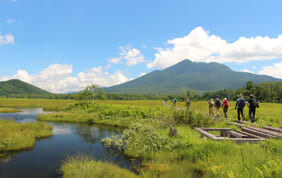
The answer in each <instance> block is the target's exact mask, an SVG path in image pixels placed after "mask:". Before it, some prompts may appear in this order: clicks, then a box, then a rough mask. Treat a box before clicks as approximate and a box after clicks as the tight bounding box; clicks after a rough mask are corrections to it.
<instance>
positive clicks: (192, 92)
mask: <svg viewBox="0 0 282 178" xmlns="http://www.w3.org/2000/svg"><path fill="white" fill-rule="evenodd" d="M195 93H196V90H192V91H190V90H188V91H187V96H188V98H190V99H193V98H194V96H195Z"/></svg>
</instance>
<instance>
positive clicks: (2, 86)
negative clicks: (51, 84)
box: [0, 79, 51, 96]
mask: <svg viewBox="0 0 282 178" xmlns="http://www.w3.org/2000/svg"><path fill="white" fill-rule="evenodd" d="M49 94H51V93H50V92H48V91H45V90H42V89H40V88H38V87H35V86H33V85H31V84H28V83H26V82H23V81H21V80H17V79H12V80H8V81H4V82H0V96H11V95H49Z"/></svg>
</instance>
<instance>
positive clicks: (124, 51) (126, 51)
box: [109, 46, 146, 66]
mask: <svg viewBox="0 0 282 178" xmlns="http://www.w3.org/2000/svg"><path fill="white" fill-rule="evenodd" d="M119 49H120V50H121V52H120V53H119V55H120V56H119V57H113V58H111V59H110V60H109V62H110V63H112V64H118V63H120V62H121V61H126V65H127V66H133V65H136V64H139V63H143V62H146V60H145V59H144V55H143V54H142V53H141V52H140V50H138V49H136V48H130V47H126V48H124V47H122V46H121V47H119Z"/></svg>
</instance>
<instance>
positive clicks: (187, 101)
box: [186, 98, 190, 111]
mask: <svg viewBox="0 0 282 178" xmlns="http://www.w3.org/2000/svg"><path fill="white" fill-rule="evenodd" d="M186 107H187V111H189V108H190V99H189V98H187V99H186Z"/></svg>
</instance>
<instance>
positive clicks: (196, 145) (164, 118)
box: [0, 100, 282, 177]
mask: <svg viewBox="0 0 282 178" xmlns="http://www.w3.org/2000/svg"><path fill="white" fill-rule="evenodd" d="M0 103H1V102H0ZM169 104H170V103H169ZM50 105H51V103H50ZM54 106H56V105H55V104H54ZM57 106H61V107H60V109H61V110H63V111H64V112H58V113H51V114H41V115H38V118H37V119H38V120H44V121H58V122H88V123H91V124H93V123H99V124H105V125H113V126H119V127H126V128H129V127H130V125H131V124H133V123H137V124H139V125H142V126H143V127H144V128H143V129H139V130H140V131H141V132H139V133H136V132H135V131H134V129H131V130H130V129H129V130H128V129H126V130H124V132H127V133H124V134H123V135H126V136H127V137H128V138H129V139H126V141H127V143H126V144H127V145H128V147H127V148H125V150H124V153H126V154H128V155H129V156H132V157H136V156H139V157H140V159H141V160H142V165H143V167H141V168H140V169H139V172H140V175H138V177H201V176H204V177H281V174H282V165H281V160H282V152H281V148H282V142H281V140H279V139H269V140H266V141H264V142H259V143H257V144H249V143H241V144H237V143H235V142H231V141H222V142H215V141H213V140H209V139H204V138H202V137H201V135H200V134H199V133H198V132H196V131H195V130H194V129H193V127H198V126H200V127H216V128H232V129H233V130H236V129H238V128H237V127H236V126H231V125H228V122H229V121H231V120H237V113H236V110H235V109H234V107H235V102H230V108H229V111H228V117H229V119H225V118H222V117H219V118H214V119H211V118H209V116H208V104H207V102H206V101H199V102H193V101H192V102H191V106H190V110H191V111H192V113H191V114H187V113H186V112H184V111H176V110H174V109H173V108H170V107H164V106H162V105H161V102H160V101H110V100H105V101H97V104H90V103H76V102H74V103H65V105H59V104H57ZM177 107H181V108H183V109H185V103H184V102H178V103H177ZM244 113H245V116H246V118H247V119H248V108H247V107H246V108H245V110H244ZM220 116H223V111H222V110H220ZM281 116H282V104H273V103H261V104H260V108H258V109H257V112H256V118H257V121H256V123H255V124H251V125H254V126H257V127H262V126H263V125H272V126H275V127H281V120H282V118H281ZM170 125H172V126H173V127H174V128H176V129H177V137H169V136H168V133H169V126H170ZM147 126H148V127H147ZM150 129H154V131H153V132H151V133H154V134H146V133H147V130H150ZM216 134H218V133H216ZM159 138H161V139H162V140H163V142H161V143H160V144H161V146H159V145H160V144H159V143H158V142H157V141H156V140H158V139H159ZM121 144H122V145H123V143H122V142H121ZM156 144H157V149H151V147H152V148H155V146H156ZM182 145H184V146H185V145H186V146H187V145H188V146H187V147H186V146H185V148H184V147H183V146H182ZM143 146H146V149H145V151H143V152H140V150H142V148H143ZM137 153H138V154H137ZM109 164H110V163H107V162H99V161H95V160H93V159H92V158H88V157H87V156H83V157H70V158H69V159H68V160H67V161H66V162H65V163H64V165H63V167H62V171H63V173H64V176H65V177H115V176H116V177H131V176H134V177H135V176H137V175H134V174H132V173H131V172H128V170H126V171H125V172H123V171H122V169H121V168H118V167H117V166H115V165H111V164H110V165H109ZM93 167H94V168H93ZM112 167H114V168H112ZM112 172H115V173H116V175H113V174H112ZM120 172H123V173H120ZM92 175H95V176H92Z"/></svg>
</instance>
